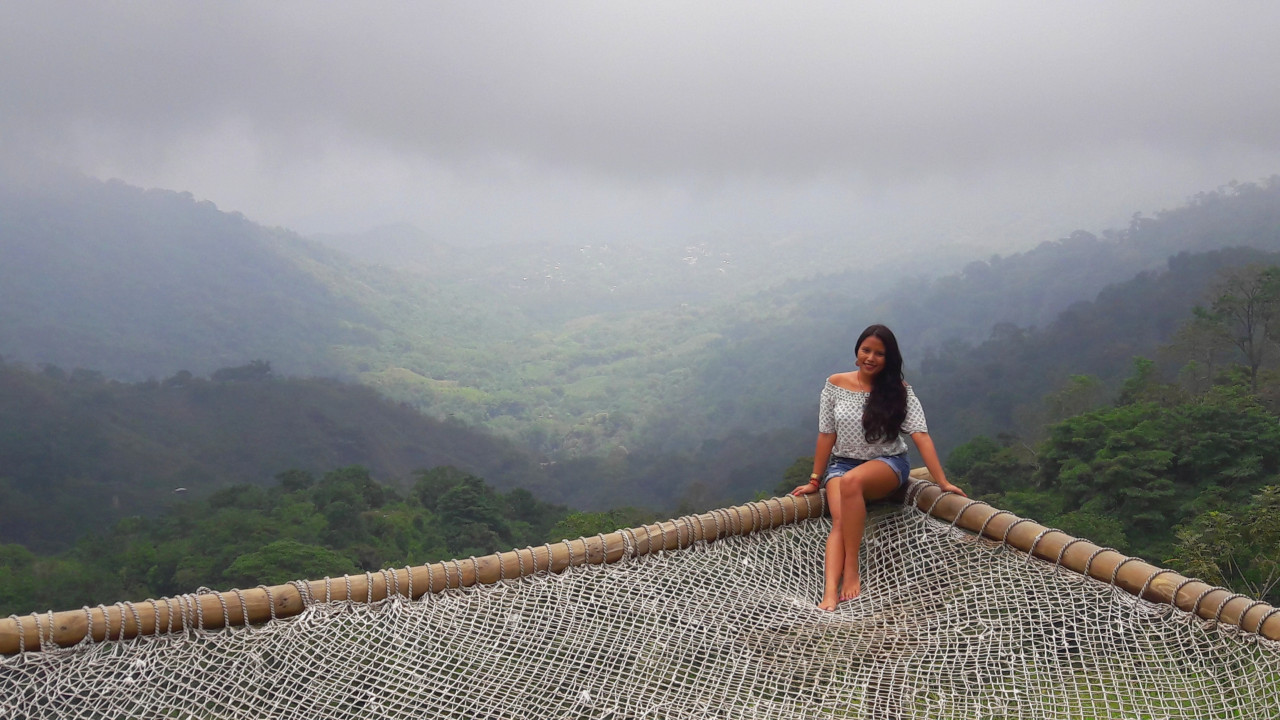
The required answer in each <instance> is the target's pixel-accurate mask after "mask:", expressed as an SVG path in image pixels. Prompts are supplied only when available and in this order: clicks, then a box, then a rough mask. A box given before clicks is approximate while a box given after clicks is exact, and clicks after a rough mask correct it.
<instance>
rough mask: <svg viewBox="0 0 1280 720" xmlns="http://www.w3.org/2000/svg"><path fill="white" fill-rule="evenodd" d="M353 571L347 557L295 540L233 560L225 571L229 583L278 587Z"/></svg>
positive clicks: (278, 542) (352, 564)
mask: <svg viewBox="0 0 1280 720" xmlns="http://www.w3.org/2000/svg"><path fill="white" fill-rule="evenodd" d="M355 572H357V568H356V566H355V564H354V563H352V562H351V559H350V558H347V557H344V556H342V555H339V554H338V553H336V552H333V551H332V550H327V549H325V548H322V547H317V546H315V545H306V544H303V543H300V542H298V541H297V540H277V541H275V542H273V543H269V544H267V545H265V546H264V547H263V548H262V549H260V550H255V551H253V552H250V553H245V554H243V555H240V556H239V557H237V558H236V559H235V560H234V561H233V562H232V563H231V565H230V566H229V567H228V568H227V569H226V573H225V574H226V576H227V578H228V579H230V580H231V582H232V583H235V584H236V585H240V586H246V585H258V584H266V585H279V584H282V583H286V582H289V581H290V580H302V579H310V578H319V577H325V576H334V577H336V576H339V575H347V574H351V573H355Z"/></svg>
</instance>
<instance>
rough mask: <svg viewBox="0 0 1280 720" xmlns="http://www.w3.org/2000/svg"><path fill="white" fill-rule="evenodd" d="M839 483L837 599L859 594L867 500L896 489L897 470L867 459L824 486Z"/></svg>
mask: <svg viewBox="0 0 1280 720" xmlns="http://www.w3.org/2000/svg"><path fill="white" fill-rule="evenodd" d="M836 484H839V486H840V490H839V493H840V514H841V519H842V520H843V522H842V528H841V529H842V534H841V537H842V539H843V540H844V565H843V568H842V570H841V583H840V600H842V601H843V600H852V599H853V598H856V597H858V595H860V594H861V593H862V577H861V576H860V575H859V574H858V552H859V551H860V550H861V549H862V533H863V531H864V530H865V529H866V525H867V501H868V500H879V499H881V498H884V497H887V496H888V495H889V494H890V493H892V492H893V491H894V490H897V489H898V473H896V472H894V470H893V468H891V467H889V464H888V463H884V462H880V461H879V460H871V461H868V462H865V463H862V464H861V465H859V466H858V467H856V468H854V469H852V470H850V471H849V472H847V473H845V474H844V475H842V476H840V477H838V478H833V479H832V480H831V482H830V483H828V484H827V485H828V487H830V486H832V485H836Z"/></svg>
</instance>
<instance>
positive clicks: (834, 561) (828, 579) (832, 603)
mask: <svg viewBox="0 0 1280 720" xmlns="http://www.w3.org/2000/svg"><path fill="white" fill-rule="evenodd" d="M827 507H829V508H831V534H829V535H827V549H826V552H825V553H824V554H823V559H822V580H823V582H822V602H820V603H818V608H819V609H820V610H835V609H836V605H837V604H838V603H839V602H840V570H841V568H843V567H844V534H843V532H842V526H843V523H842V522H841V520H842V515H843V514H844V511H843V509H842V508H841V505H840V488H839V487H837V485H836V483H835V482H834V480H833V481H832V482H830V483H827Z"/></svg>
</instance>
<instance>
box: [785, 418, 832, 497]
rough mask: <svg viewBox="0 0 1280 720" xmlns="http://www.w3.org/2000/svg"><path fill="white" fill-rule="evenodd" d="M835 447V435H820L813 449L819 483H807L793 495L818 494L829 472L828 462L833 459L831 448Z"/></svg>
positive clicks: (794, 491) (814, 467) (815, 471)
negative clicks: (823, 477) (824, 474)
mask: <svg viewBox="0 0 1280 720" xmlns="http://www.w3.org/2000/svg"><path fill="white" fill-rule="evenodd" d="M835 446H836V434H835V433H822V432H820V433H818V442H817V444H816V445H815V446H814V448H813V474H814V475H817V476H818V482H816V483H815V482H807V483H805V484H804V485H801V486H800V487H798V488H796V489H795V490H792V491H791V494H792V495H808V494H809V493H811V492H817V490H818V487H819V483H821V482H822V475H823V473H825V472H826V471H827V462H828V461H829V460H830V459H831V448H833V447H835Z"/></svg>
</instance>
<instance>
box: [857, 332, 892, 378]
mask: <svg viewBox="0 0 1280 720" xmlns="http://www.w3.org/2000/svg"><path fill="white" fill-rule="evenodd" d="M885 354H886V350H885V347H884V341H883V340H881V339H880V338H878V337H876V336H875V335H868V336H867V337H865V338H863V340H862V344H861V345H859V346H858V372H859V373H860V374H862V375H863V376H864V377H866V378H868V379H870V378H874V377H875V376H876V375H878V374H880V371H881V370H883V369H884V362H885Z"/></svg>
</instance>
